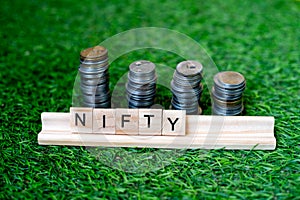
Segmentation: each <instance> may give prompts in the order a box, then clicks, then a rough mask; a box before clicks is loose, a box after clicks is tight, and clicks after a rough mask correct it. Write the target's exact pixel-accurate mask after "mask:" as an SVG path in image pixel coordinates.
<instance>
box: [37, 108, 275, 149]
mask: <svg viewBox="0 0 300 200" xmlns="http://www.w3.org/2000/svg"><path fill="white" fill-rule="evenodd" d="M42 126H43V127H42V131H41V132H40V133H39V134H38V143H39V144H40V145H72V146H106V147H151V148H183V149H184V148H186V149H219V148H225V149H245V150H250V149H256V150H274V149H275V147H276V139H275V137H274V117H256V116H225V117H223V116H203V115H199V116H196V115H187V116H186V135H185V136H140V135H102V134H101V135H99V134H93V133H82V134H81V133H79V134H73V133H72V132H71V128H70V113H42Z"/></svg>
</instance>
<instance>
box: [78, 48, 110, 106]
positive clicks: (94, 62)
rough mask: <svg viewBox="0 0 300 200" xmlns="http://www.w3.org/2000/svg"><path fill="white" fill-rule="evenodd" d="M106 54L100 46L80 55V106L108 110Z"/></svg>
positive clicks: (104, 49)
mask: <svg viewBox="0 0 300 200" xmlns="http://www.w3.org/2000/svg"><path fill="white" fill-rule="evenodd" d="M108 66H109V64H108V53H107V49H106V48H104V47H102V46H95V47H91V48H88V49H85V50H83V51H81V53H80V67H79V74H80V90H81V96H82V97H81V98H82V101H81V106H83V107H93V108H109V107H110V94H109V75H108Z"/></svg>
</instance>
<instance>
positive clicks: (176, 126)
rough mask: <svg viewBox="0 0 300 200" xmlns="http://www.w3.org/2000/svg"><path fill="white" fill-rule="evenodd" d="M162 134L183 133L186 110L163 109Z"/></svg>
mask: <svg viewBox="0 0 300 200" xmlns="http://www.w3.org/2000/svg"><path fill="white" fill-rule="evenodd" d="M163 112H164V113H163V124H162V135H185V123H186V121H185V120H186V111H185V110H164V111H163Z"/></svg>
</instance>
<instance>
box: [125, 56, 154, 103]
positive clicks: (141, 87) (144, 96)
mask: <svg viewBox="0 0 300 200" xmlns="http://www.w3.org/2000/svg"><path fill="white" fill-rule="evenodd" d="M156 79H157V78H156V74H155V65H154V63H152V62H150V61H147V60H139V61H135V62H133V63H131V64H130V66H129V73H128V81H127V83H126V91H127V100H128V107H129V108H150V107H151V106H152V105H153V104H154V98H155V94H156Z"/></svg>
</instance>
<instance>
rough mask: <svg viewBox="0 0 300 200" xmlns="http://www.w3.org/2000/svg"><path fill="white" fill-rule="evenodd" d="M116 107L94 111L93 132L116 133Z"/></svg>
mask: <svg viewBox="0 0 300 200" xmlns="http://www.w3.org/2000/svg"><path fill="white" fill-rule="evenodd" d="M115 112H116V110H115V109H99V108H95V109H94V111H93V133H101V134H115V133H116V125H115V123H116V122H115V121H116V116H115Z"/></svg>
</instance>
